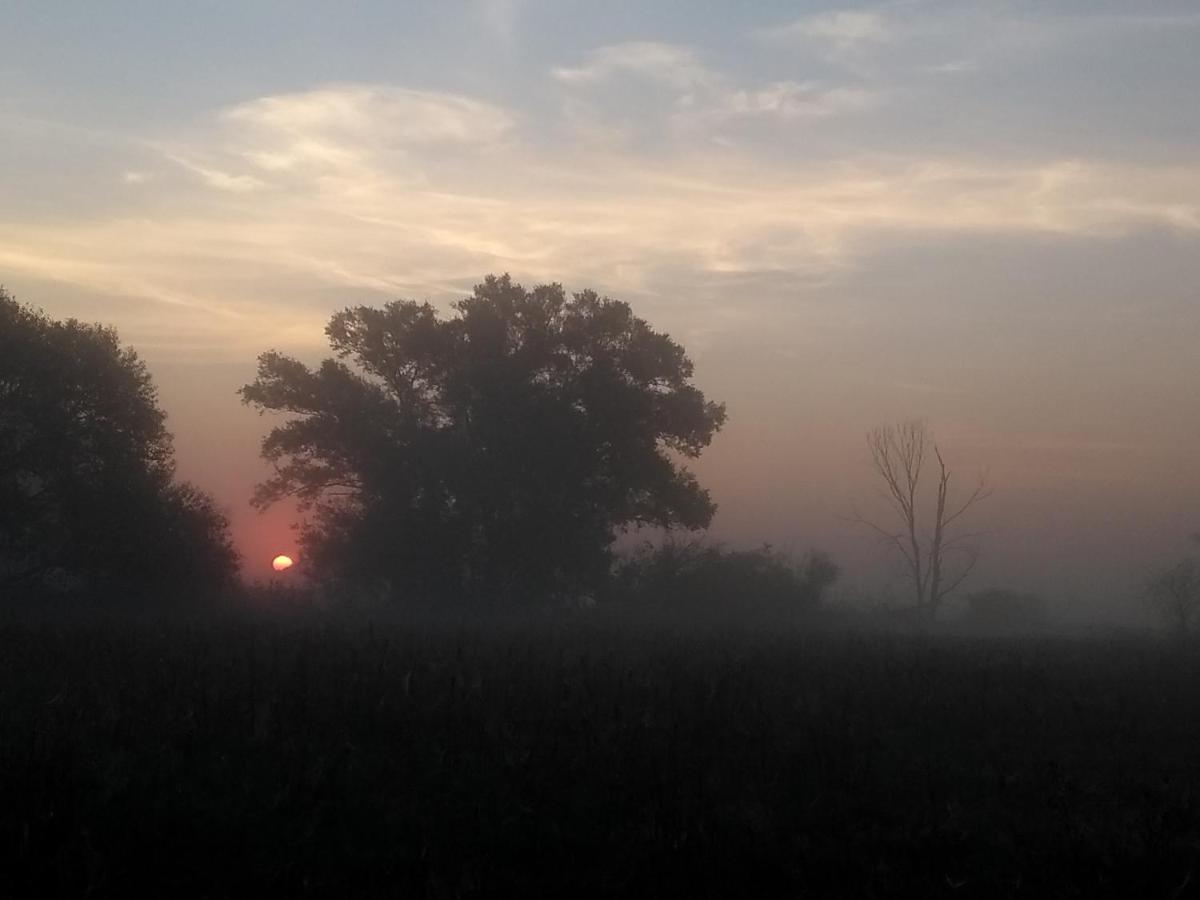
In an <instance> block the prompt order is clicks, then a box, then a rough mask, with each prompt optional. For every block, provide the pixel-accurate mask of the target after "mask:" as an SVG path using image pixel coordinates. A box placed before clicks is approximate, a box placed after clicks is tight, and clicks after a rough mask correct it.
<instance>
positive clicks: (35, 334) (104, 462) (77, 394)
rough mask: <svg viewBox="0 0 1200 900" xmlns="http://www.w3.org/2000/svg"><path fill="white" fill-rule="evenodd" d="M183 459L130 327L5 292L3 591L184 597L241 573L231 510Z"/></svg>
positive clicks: (0, 380)
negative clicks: (181, 476)
mask: <svg viewBox="0 0 1200 900" xmlns="http://www.w3.org/2000/svg"><path fill="white" fill-rule="evenodd" d="M173 469H174V465H173V453H172V446H171V436H170V434H169V433H168V432H167V429H166V423H165V415H164V413H163V411H162V410H161V409H160V408H159V406H158V402H157V395H156V392H155V389H154V385H153V382H152V381H151V378H150V375H149V373H148V372H147V370H146V367H145V365H144V364H143V363H142V362H141V360H140V359H138V356H137V354H136V353H135V352H134V351H133V350H131V349H129V348H126V347H122V346H121V343H120V340H119V339H118V336H117V333H116V332H115V331H114V330H113V329H111V328H105V327H103V326H99V325H85V324H83V323H80V322H78V321H75V320H74V319H69V320H67V321H62V322H60V321H55V320H53V319H50V318H49V317H47V316H46V315H45V314H43V313H41V312H39V311H37V310H34V309H32V308H30V307H28V306H24V305H21V304H18V303H17V301H16V300H14V299H13V298H12V297H11V296H9V295H8V294H7V293H5V292H4V291H2V290H0V587H4V588H6V589H8V590H13V589H16V588H18V587H26V588H34V587H40V588H43V589H52V590H56V591H59V592H69V591H75V592H81V591H82V592H90V593H97V594H98V593H104V594H116V593H121V594H126V595H128V594H130V593H136V592H141V591H145V590H151V589H157V588H167V589H168V590H169V591H170V592H171V593H174V594H178V593H179V592H180V591H193V590H199V589H207V588H213V587H216V586H218V585H220V584H221V583H223V582H227V581H228V580H230V579H232V577H233V575H234V572H235V565H236V556H235V554H234V551H233V549H232V547H231V545H230V544H229V540H228V537H227V535H226V523H225V520H224V518H223V517H222V516H221V514H220V513H219V512H218V511H217V509H216V508H215V506H214V505H213V503H212V501H211V500H210V499H209V498H208V497H207V496H206V495H205V494H203V493H202V492H200V491H199V490H197V489H196V488H194V487H192V486H191V485H187V484H178V483H175V482H174V481H173V480H172V476H173Z"/></svg>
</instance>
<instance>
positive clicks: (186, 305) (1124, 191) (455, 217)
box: [0, 47, 1200, 353]
mask: <svg viewBox="0 0 1200 900" xmlns="http://www.w3.org/2000/svg"><path fill="white" fill-rule="evenodd" d="M618 60H621V62H620V65H619V66H618V64H617V61H618ZM633 60H637V62H636V63H634V62H632V61H633ZM630 66H634V69H632V70H634V71H637V72H647V71H649V72H653V73H656V75H655V77H661V78H664V79H666V80H667V81H668V82H669V83H671V84H673V85H681V84H684V83H688V84H691V85H697V84H702V85H704V86H705V90H706V91H707V93H705V94H704V95H703V97H700V98H697V101H696V103H695V105H694V106H693V107H692V108H691V109H690V110H687V109H682V108H681V109H679V110H677V111H676V112H677V113H678V114H680V115H684V114H687V115H691V116H693V117H694V118H693V119H692V120H691V121H692V123H693V124H696V123H700V122H701V121H702V118H701V117H703V116H708V117H710V118H712V119H722V120H723V121H726V122H731V121H736V120H737V119H739V118H749V117H758V116H766V117H772V118H774V119H778V120H780V121H786V120H787V119H788V118H802V119H813V118H814V117H818V118H819V117H822V116H828V115H832V114H833V113H834V112H837V111H838V108H840V107H842V106H846V107H852V106H854V105H856V104H862V103H864V102H867V101H868V100H869V98H865V97H862V96H858V95H856V94H854V93H841V94H839V93H837V91H838V90H843V91H845V90H846V89H838V88H830V89H823V88H821V87H820V86H817V85H811V84H803V83H794V82H777V83H768V84H765V85H750V86H741V87H733V86H730V85H729V84H728V83H727V81H726V80H725V79H724V78H723V77H721V76H719V75H716V74H714V73H713V72H711V71H710V70H708V69H706V68H705V67H703V66H702V65H701V64H700V62H699V61H698V60H697V59H696V57H695V56H694V55H692V54H688V53H684V52H662V50H661V48H659V50H655V51H650V50H648V49H647V48H645V47H642V48H641V49H640V50H637V51H631V50H630V49H629V48H625V50H623V51H622V52H620V53H615V52H614V53H607V54H599V55H598V56H594V57H592V58H591V59H590V60H589V61H588V63H587V64H586V65H585V66H584V67H581V68H580V69H576V70H572V71H573V72H574V73H575V74H572V75H569V76H567V77H566V79H565V83H569V84H571V85H579V84H582V83H596V82H595V79H602V78H604V77H605V75H604V73H605V72H615V71H617V70H618V69H621V70H622V71H631V69H630V68H629V67H630ZM622 67H624V68H622ZM585 70H586V71H587V73H588V74H586V75H580V74H578V73H579V72H580V71H585ZM560 77H561V76H560ZM714 85H715V86H714ZM154 146H158V147H159V148H160V153H161V156H160V159H161V160H162V162H163V163H164V165H165V166H166V167H167V168H166V170H165V171H164V172H158V173H156V172H154V171H153V170H152V167H150V168H147V167H145V166H141V165H140V164H139V167H138V168H137V169H127V170H125V171H129V172H134V173H136V174H137V175H138V176H139V177H140V176H141V174H142V173H143V172H145V173H146V175H147V177H150V176H151V175H153V176H154V178H155V182H154V186H155V190H154V191H153V192H147V191H129V192H127V194H128V201H127V202H128V203H129V206H128V208H127V209H125V210H124V211H123V212H121V213H119V214H116V215H110V216H107V217H104V218H101V219H92V220H71V219H62V220H60V221H54V222H53V223H50V224H44V225H31V224H30V223H27V222H21V221H19V220H16V219H14V218H12V217H11V216H8V217H2V216H0V268H2V269H4V270H7V271H10V272H23V273H27V274H30V275H33V276H36V277H39V278H53V279H58V280H61V281H66V282H70V283H73V284H77V285H79V286H81V287H84V288H87V289H89V290H94V291H101V292H104V293H106V294H109V295H111V296H114V297H120V298H125V299H124V300H123V301H122V302H126V301H128V302H135V301H136V300H137V298H141V302H144V303H146V304H149V305H150V306H152V307H154V308H157V309H159V310H160V312H159V313H156V314H154V315H149V314H145V315H143V316H142V318H141V320H140V321H142V322H143V323H149V322H154V323H159V324H161V325H162V328H163V333H164V335H169V334H170V333H171V331H172V327H170V326H168V325H167V324H165V323H169V322H178V321H180V320H181V319H180V317H188V319H187V320H188V321H189V323H190V324H189V334H190V335H192V338H193V339H196V336H197V335H211V336H212V339H213V341H214V342H215V344H217V345H219V346H221V347H223V348H225V349H226V350H227V351H228V352H230V353H244V352H245V348H246V347H258V346H259V345H261V344H262V342H263V340H264V338H263V335H264V334H266V333H269V334H279V333H281V331H282V332H284V333H286V334H292V333H294V334H296V335H299V334H301V333H304V334H306V335H308V337H307V338H306V340H309V341H318V340H319V339H320V327H319V326H320V320H321V319H322V318H323V317H324V315H325V314H326V313H327V310H328V302H327V301H323V302H321V303H317V304H315V305H314V306H312V307H311V309H309V308H308V307H304V306H303V305H301V306H297V305H296V304H295V302H294V299H293V298H296V297H312V296H315V295H321V296H324V294H323V293H322V292H336V291H353V292H359V293H360V294H363V293H365V294H369V295H383V296H393V297H394V296H429V297H434V298H440V297H449V296H453V295H455V294H457V293H459V292H460V291H462V290H463V289H465V288H466V287H467V286H469V285H470V284H471V283H472V282H473V281H474V280H475V279H477V278H478V277H479V276H480V275H481V274H483V273H486V272H489V271H502V270H510V271H512V272H513V273H514V274H517V275H519V276H520V277H522V278H525V279H528V280H541V279H546V280H550V279H553V280H564V281H567V282H568V283H573V284H577V285H586V284H593V285H599V286H601V287H608V288H610V289H613V290H616V291H621V292H635V293H638V292H640V293H641V294H643V295H655V294H657V293H663V292H666V293H670V292H674V291H678V292H680V293H682V294H684V295H687V294H690V293H703V292H707V291H712V290H714V288H713V286H714V285H718V286H719V285H722V284H725V285H731V284H734V283H735V282H736V281H737V280H745V279H752V280H755V283H761V282H762V281H763V280H764V279H765V280H773V281H774V282H776V283H778V284H781V285H789V284H790V285H795V284H799V283H808V284H819V283H823V282H825V281H827V280H828V279H830V278H832V277H836V276H837V275H838V274H839V273H841V272H844V271H846V270H847V269H848V268H851V267H854V266H856V265H858V264H860V263H861V262H862V261H863V260H864V259H866V258H867V257H868V256H869V254H870V253H871V252H873V248H874V247H876V246H878V245H879V244H880V243H881V242H882V243H885V244H886V242H887V241H888V240H890V239H893V238H895V237H903V238H904V239H906V240H909V239H912V237H913V236H914V235H916V236H920V235H922V234H928V235H929V236H930V237H929V239H930V240H937V239H938V236H939V235H943V234H954V235H956V236H959V237H961V236H962V235H966V234H978V235H981V236H989V235H1004V234H1009V235H1011V234H1027V235H1038V234H1064V235H1076V236H1112V235H1120V234H1124V233H1128V232H1130V231H1132V230H1135V229H1138V228H1142V227H1158V228H1162V227H1166V228H1173V229H1176V230H1178V231H1180V232H1185V233H1188V234H1192V235H1195V234H1200V167H1198V166H1187V165H1180V166H1175V167H1169V166H1161V165H1137V164H1133V163H1129V162H1108V161H1105V160H1103V159H1097V160H1087V159H1055V158H1049V159H1045V160H1041V161H1029V162H1021V163H1013V162H1000V161H996V160H988V159H983V158H978V157H970V158H955V157H952V156H944V157H939V158H933V159H929V158H920V157H907V156H903V155H891V156H880V155H867V154H863V155H860V156H854V157H849V158H843V159H840V160H838V161H820V160H814V159H807V160H806V159H803V158H800V159H794V160H781V159H778V158H773V157H771V156H770V155H764V154H761V153H759V152H758V151H757V150H756V149H755V147H754V146H753V145H746V146H743V147H738V148H731V147H717V146H712V145H704V144H695V143H693V144H687V143H686V142H681V143H680V144H679V145H678V146H675V145H672V146H668V147H658V148H655V149H654V151H653V152H647V153H641V152H638V151H636V150H629V149H616V150H614V149H613V148H611V147H595V146H593V145H591V144H587V143H577V144H567V145H565V146H554V145H550V144H546V143H545V142H541V141H539V140H538V139H537V135H536V133H532V132H530V133H526V132H525V131H524V129H523V128H522V127H521V122H520V120H519V119H518V118H517V117H515V116H514V115H513V114H511V113H510V112H509V111H507V110H505V109H502V108H500V107H497V106H495V105H492V104H489V103H485V102H483V101H480V100H478V99H475V98H471V97H467V96H462V95H455V94H443V93H428V92H421V91H414V90H410V89H406V88H402V87H398V86H389V85H342V86H324V87H320V88H317V89H314V90H312V91H307V92H295V93H288V94H280V95H273V96H267V97H260V98H257V99H253V100H250V101H247V102H245V103H240V104H236V105H234V106H232V107H230V108H229V109H227V110H224V111H221V112H219V113H217V114H216V115H214V116H212V117H211V118H210V119H209V120H207V121H206V122H203V123H198V124H197V125H196V126H195V127H193V128H191V129H188V130H185V131H181V132H180V133H178V134H174V135H168V136H166V137H165V138H163V137H160V138H158V139H157V140H156V142H155V143H154ZM140 162H142V161H141V160H139V163H140ZM171 168H176V169H182V170H183V171H184V172H186V173H187V174H188V175H189V176H190V177H188V178H182V179H180V178H174V179H172V178H170V177H167V172H169V170H170V169H171ZM120 171H122V170H120V169H119V170H118V172H120ZM126 180H127V181H130V182H131V183H136V182H137V181H138V178H127V179H126ZM151 193H152V194H153V196H152V198H150V197H149V196H148V195H149V194H151ZM151 199H152V200H153V206H142V205H140V204H142V203H146V202H149V201H150V200H151ZM281 303H286V304H289V306H290V308H291V309H292V313H291V314H290V316H289V319H288V323H289V327H292V326H294V328H295V331H294V332H292V331H288V330H287V329H281V326H280V323H279V321H278V309H279V305H280V304H281ZM306 310H307V311H306ZM693 313H694V314H692V315H690V316H689V318H690V320H691V321H692V326H691V327H693V328H694V329H695V330H696V332H697V334H708V335H711V334H712V333H714V332H717V331H719V330H720V329H722V328H725V327H728V325H729V322H730V320H729V318H728V315H727V314H726V313H727V310H726V313H721V312H720V311H719V309H718V307H717V306H714V307H713V308H712V309H711V310H710V311H709V312H702V311H699V310H694V311H693ZM709 313H711V315H710V314H709ZM174 330H175V331H178V329H177V328H175V329H174ZM164 339H165V338H164Z"/></svg>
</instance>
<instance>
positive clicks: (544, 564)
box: [241, 275, 725, 603]
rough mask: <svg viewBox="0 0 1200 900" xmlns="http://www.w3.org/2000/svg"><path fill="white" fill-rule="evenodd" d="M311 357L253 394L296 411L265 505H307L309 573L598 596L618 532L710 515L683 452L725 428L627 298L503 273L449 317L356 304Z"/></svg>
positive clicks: (283, 362)
mask: <svg viewBox="0 0 1200 900" xmlns="http://www.w3.org/2000/svg"><path fill="white" fill-rule="evenodd" d="M326 334H327V335H328V337H329V341H330V344H331V346H332V348H333V350H334V352H335V354H336V356H337V358H336V359H327V360H325V361H324V362H323V363H321V364H320V365H319V366H318V367H317V368H316V369H309V368H307V367H306V366H304V365H302V364H301V363H299V362H297V361H296V360H294V359H291V358H289V357H286V356H282V355H280V354H278V353H275V352H269V353H265V354H263V355H262V356H261V357H260V358H259V369H258V378H257V379H256V380H255V381H254V382H253V383H252V384H249V385H246V386H245V387H244V388H242V390H241V394H242V398H243V400H244V401H245V402H246V403H250V404H253V405H255V406H257V407H258V408H259V409H260V410H272V411H278V412H283V413H288V414H290V416H291V418H290V420H289V421H287V422H286V423H284V424H282V425H279V426H277V427H275V428H274V429H273V430H272V431H271V432H270V433H269V434H268V436H267V437H266V439H265V440H264V442H263V455H264V456H265V457H266V458H267V459H268V460H270V461H271V462H272V463H273V464H274V465H275V474H274V476H273V477H272V478H271V479H269V480H268V481H267V482H266V483H264V484H263V485H261V486H260V487H259V489H258V491H257V493H256V495H255V498H254V502H255V503H256V504H257V505H258V506H260V507H263V506H266V505H268V504H270V503H273V502H275V501H277V500H279V499H280V498H282V497H286V496H292V497H297V498H299V500H300V502H301V504H302V506H303V507H304V508H305V509H307V510H309V511H310V512H311V513H312V518H311V519H310V521H309V523H308V526H307V527H306V529H305V532H304V535H303V537H304V541H305V544H306V549H307V551H308V557H309V564H310V566H311V567H313V568H315V569H318V570H322V571H324V572H325V573H326V574H329V575H338V576H343V577H351V578H355V577H357V578H364V579H365V578H374V579H384V580H385V581H386V583H387V584H388V585H390V587H391V589H392V590H394V591H397V592H402V593H404V594H406V595H408V596H410V597H414V598H424V599H430V600H435V599H441V600H446V599H449V598H462V599H469V600H475V601H477V602H493V603H505V602H519V601H521V600H540V599H549V598H555V597H564V596H568V595H570V594H573V593H578V592H583V591H588V590H591V589H593V588H594V587H595V586H597V585H598V584H599V583H600V582H601V581H602V580H603V579H604V578H605V577H606V575H607V573H608V571H609V568H610V564H611V554H610V546H611V544H612V542H613V540H614V539H615V535H616V532H617V530H619V529H620V528H622V527H626V526H630V525H635V524H651V525H655V526H661V527H673V526H681V527H684V528H693V529H694V528H700V527H703V526H705V525H707V524H708V522H709V520H710V519H711V517H712V514H713V512H714V509H715V507H714V504H713V502H712V500H711V499H710V498H709V495H708V492H707V491H705V490H704V489H702V488H701V487H700V485H699V484H698V483H697V481H696V479H695V477H694V476H693V475H692V474H691V473H690V472H688V471H687V469H686V468H683V467H682V466H681V465H679V464H678V458H679V457H684V458H694V457H696V456H698V455H699V454H700V452H701V450H702V449H703V448H704V447H706V446H707V445H708V444H709V442H710V441H711V439H712V437H713V435H714V433H715V432H716V431H718V430H719V429H720V427H721V425H722V423H723V422H724V421H725V410H724V407H723V406H722V405H720V404H717V403H711V402H709V401H708V400H706V399H705V397H704V395H703V394H702V393H701V392H700V391H699V390H698V389H697V388H696V387H694V386H693V385H692V384H691V383H690V381H691V378H692V373H693V367H692V363H691V361H690V360H689V359H688V357H687V356H686V354H685V353H684V350H683V348H682V347H680V346H679V345H678V344H676V343H675V342H674V341H672V340H671V339H670V338H669V337H668V336H667V335H665V334H661V333H659V332H656V331H654V330H653V329H652V328H651V327H650V326H649V325H647V324H646V322H644V321H643V320H642V319H639V318H637V317H636V316H634V315H633V313H632V311H631V310H630V307H629V306H628V304H626V303H622V302H618V301H615V300H610V299H607V298H601V297H599V296H597V295H596V294H595V293H594V292H592V291H584V292H582V293H579V294H575V295H574V296H573V297H570V298H568V297H567V296H566V295H565V294H564V292H563V289H562V287H561V286H560V285H557V284H549V285H541V286H539V287H536V288H534V289H533V290H530V291H526V290H524V289H523V288H522V287H521V285H519V284H516V283H514V282H513V281H512V280H511V279H510V278H509V277H508V276H507V275H505V276H503V277H500V278H497V277H494V276H489V277H488V278H487V279H486V280H485V281H484V283H483V284H480V285H478V286H476V288H475V290H474V293H473V294H472V295H471V296H470V297H467V298H466V299H464V300H461V301H459V302H457V303H455V304H454V307H453V314H452V315H451V316H450V317H449V318H447V319H440V318H439V317H438V314H437V312H436V311H435V310H434V308H433V307H432V306H431V305H429V304H428V303H424V304H419V303H415V302H409V301H397V302H393V303H389V304H387V305H386V306H385V307H384V308H382V309H374V308H370V307H356V308H353V309H347V310H344V311H343V312H340V313H338V314H336V315H335V316H333V318H332V319H331V321H330V323H329V326H328V327H327V328H326Z"/></svg>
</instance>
